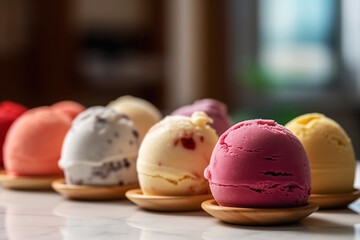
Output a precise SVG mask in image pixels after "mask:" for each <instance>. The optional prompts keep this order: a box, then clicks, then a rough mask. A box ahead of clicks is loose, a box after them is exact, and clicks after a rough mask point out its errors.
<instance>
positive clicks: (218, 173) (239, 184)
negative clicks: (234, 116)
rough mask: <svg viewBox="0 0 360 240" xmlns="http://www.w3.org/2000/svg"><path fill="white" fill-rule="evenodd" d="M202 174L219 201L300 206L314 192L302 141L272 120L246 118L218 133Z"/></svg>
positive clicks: (251, 204) (238, 205) (264, 205)
mask: <svg viewBox="0 0 360 240" xmlns="http://www.w3.org/2000/svg"><path fill="white" fill-rule="evenodd" d="M204 175H205V178H206V179H208V180H209V183H210V188H211V192H212V194H213V196H214V198H215V200H216V201H217V202H218V204H219V205H221V206H229V207H254V208H277V207H293V206H300V205H304V204H306V202H307V199H308V197H309V195H310V192H311V178H310V168H309V162H308V159H307V156H306V153H305V150H304V148H303V146H302V145H301V143H300V141H299V140H298V139H297V138H296V136H295V135H294V134H292V133H291V132H290V131H289V130H288V129H286V128H285V127H283V126H281V125H279V124H277V123H276V122H275V121H273V120H262V119H256V120H248V121H244V122H240V123H238V124H236V125H234V126H233V127H231V128H230V129H228V130H227V131H226V132H225V133H224V134H223V135H221V136H220V138H219V141H218V142H217V144H216V146H215V148H214V151H213V153H212V156H211V161H210V164H209V166H208V167H207V168H206V170H205V172H204Z"/></svg>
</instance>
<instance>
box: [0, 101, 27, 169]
mask: <svg viewBox="0 0 360 240" xmlns="http://www.w3.org/2000/svg"><path fill="white" fill-rule="evenodd" d="M26 110H27V108H26V107H24V106H22V105H20V104H18V103H15V102H11V101H4V102H1V103H0V167H2V166H3V145H4V141H5V137H6V134H7V132H8V130H9V128H10V126H11V124H13V122H14V121H15V120H16V119H17V118H18V117H19V116H20V115H21V114H23V113H24V112H25V111H26Z"/></svg>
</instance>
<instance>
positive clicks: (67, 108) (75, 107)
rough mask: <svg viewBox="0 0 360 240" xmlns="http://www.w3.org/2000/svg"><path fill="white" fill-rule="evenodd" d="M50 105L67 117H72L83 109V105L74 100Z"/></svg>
mask: <svg viewBox="0 0 360 240" xmlns="http://www.w3.org/2000/svg"><path fill="white" fill-rule="evenodd" d="M51 107H52V108H53V109H56V110H58V111H61V112H63V113H65V114H67V115H68V116H69V117H71V119H74V118H75V117H76V116H77V115H78V114H79V113H81V112H82V111H84V110H85V107H84V106H83V105H81V104H80V103H77V102H74V101H61V102H57V103H55V104H53V105H52V106H51Z"/></svg>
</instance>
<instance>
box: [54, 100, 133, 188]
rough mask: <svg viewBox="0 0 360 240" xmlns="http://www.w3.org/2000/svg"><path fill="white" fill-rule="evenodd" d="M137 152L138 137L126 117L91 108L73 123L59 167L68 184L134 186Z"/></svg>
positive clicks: (131, 123) (109, 111)
mask: <svg viewBox="0 0 360 240" xmlns="http://www.w3.org/2000/svg"><path fill="white" fill-rule="evenodd" d="M138 150H139V134H138V132H137V130H136V128H135V126H134V124H133V122H132V121H131V120H129V118H128V117H127V116H126V115H123V114H120V113H118V112H116V111H114V110H112V109H110V108H105V107H100V106H98V107H91V108H88V109H87V110H85V111H84V112H82V113H81V114H79V115H78V116H77V117H76V118H75V120H74V121H73V123H72V127H71V129H70V131H69V132H68V133H67V135H66V138H65V141H64V145H63V148H62V156H61V160H60V162H59V166H60V167H61V168H62V169H64V172H65V177H66V182H67V183H69V184H77V185H103V186H108V185H127V184H135V183H137V182H138V180H137V173H136V159H137V154H138Z"/></svg>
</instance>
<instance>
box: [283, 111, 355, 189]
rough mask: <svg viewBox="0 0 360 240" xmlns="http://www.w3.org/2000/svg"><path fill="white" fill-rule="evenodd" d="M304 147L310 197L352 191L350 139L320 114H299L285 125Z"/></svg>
mask: <svg viewBox="0 0 360 240" xmlns="http://www.w3.org/2000/svg"><path fill="white" fill-rule="evenodd" d="M285 127H287V128H288V129H289V130H290V131H291V132H293V133H294V134H295V135H296V136H297V137H298V138H299V140H300V141H301V143H302V144H303V146H304V148H305V151H306V154H307V156H308V159H309V163H310V169H311V182H312V193H313V194H337V193H350V192H352V191H353V190H354V188H353V183H354V177H355V165H356V162H355V154H354V149H353V146H352V143H351V140H350V138H349V137H348V135H347V134H346V132H345V131H344V129H343V128H342V127H341V126H340V125H339V124H338V123H336V122H335V121H334V120H332V119H330V118H327V117H326V116H324V115H323V114H319V113H309V114H304V115H301V116H299V117H297V118H295V119H293V120H292V121H290V122H289V123H288V124H286V125H285Z"/></svg>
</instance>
